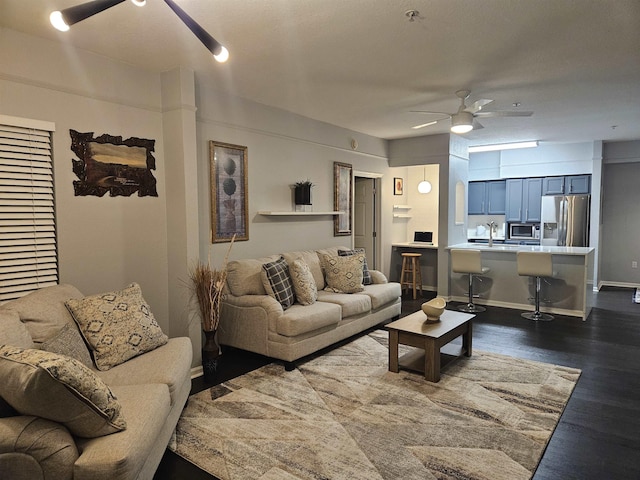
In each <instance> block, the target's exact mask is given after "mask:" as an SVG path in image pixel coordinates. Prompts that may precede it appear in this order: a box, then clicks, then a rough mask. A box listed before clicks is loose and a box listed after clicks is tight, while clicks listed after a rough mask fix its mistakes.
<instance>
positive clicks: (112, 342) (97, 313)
mask: <svg viewBox="0 0 640 480" xmlns="http://www.w3.org/2000/svg"><path fill="white" fill-rule="evenodd" d="M66 304H67V307H68V308H69V311H70V312H71V314H72V315H73V318H74V320H75V321H76V322H77V324H78V326H79V327H80V331H81V332H82V335H83V336H84V338H85V340H86V341H87V343H88V344H89V346H90V347H91V350H92V351H93V359H94V361H95V364H96V367H97V368H98V370H108V369H109V368H111V367H113V366H115V365H119V364H121V363H123V362H126V361H127V360H129V359H130V358H133V357H135V356H137V355H141V354H143V353H145V352H148V351H150V350H153V349H154V348H157V347H159V346H160V345H164V344H165V343H167V340H168V338H167V336H166V335H165V334H164V333H163V332H162V330H161V329H160V326H159V325H158V323H157V322H156V319H155V317H154V316H153V313H151V309H150V308H149V305H148V304H147V302H146V301H145V300H144V298H143V297H142V291H141V289H140V286H139V285H138V284H137V283H133V284H131V285H129V286H128V287H127V288H125V289H123V290H120V291H116V292H107V293H102V294H98V295H91V296H88V297H84V298H82V299H78V300H69V301H67V302H66Z"/></svg>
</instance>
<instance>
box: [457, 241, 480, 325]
mask: <svg viewBox="0 0 640 480" xmlns="http://www.w3.org/2000/svg"><path fill="white" fill-rule="evenodd" d="M489 270H490V269H489V268H488V267H483V266H482V261H481V258H480V250H467V249H455V248H454V249H452V250H451V271H452V272H455V273H467V274H469V303H467V304H466V305H460V306H458V310H461V311H463V312H467V313H479V312H484V311H485V310H486V308H484V307H481V306H480V305H476V304H474V303H473V277H474V275H484V274H485V273H487V272H488V271H489Z"/></svg>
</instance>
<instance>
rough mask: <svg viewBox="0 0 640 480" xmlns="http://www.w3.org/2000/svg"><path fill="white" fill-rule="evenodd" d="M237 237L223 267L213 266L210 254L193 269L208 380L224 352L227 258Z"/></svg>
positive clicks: (216, 368) (191, 277)
mask: <svg viewBox="0 0 640 480" xmlns="http://www.w3.org/2000/svg"><path fill="white" fill-rule="evenodd" d="M235 238H236V237H235V235H234V236H233V238H232V239H231V243H230V244H229V249H228V250H227V254H226V255H225V257H224V261H223V263H222V266H221V267H220V268H219V269H218V268H213V267H212V266H211V258H210V257H209V258H208V259H207V262H206V263H204V262H202V261H198V262H197V263H196V264H195V265H194V266H193V267H191V269H190V270H189V278H190V280H191V289H192V291H193V294H194V295H195V297H196V300H197V302H198V307H199V309H200V322H201V325H202V331H203V333H204V337H205V342H204V345H203V347H202V369H203V372H204V377H205V380H208V381H213V380H215V377H216V373H217V370H218V361H219V359H220V356H221V355H222V351H221V350H220V345H219V344H218V335H217V333H218V325H219V324H220V309H221V307H222V300H223V299H224V287H225V283H226V281H227V262H228V259H229V253H231V247H232V246H233V242H234V240H235Z"/></svg>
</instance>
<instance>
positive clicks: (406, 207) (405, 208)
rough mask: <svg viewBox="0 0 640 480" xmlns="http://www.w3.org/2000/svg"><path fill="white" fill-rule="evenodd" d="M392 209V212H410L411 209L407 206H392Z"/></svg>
mask: <svg viewBox="0 0 640 480" xmlns="http://www.w3.org/2000/svg"><path fill="white" fill-rule="evenodd" d="M393 209H394V210H411V207H410V206H409V205H394V206H393Z"/></svg>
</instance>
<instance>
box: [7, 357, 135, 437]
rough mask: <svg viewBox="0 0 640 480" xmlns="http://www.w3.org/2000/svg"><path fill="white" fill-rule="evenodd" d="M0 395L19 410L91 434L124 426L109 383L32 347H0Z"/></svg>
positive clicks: (78, 365)
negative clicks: (0, 380) (0, 379)
mask: <svg viewBox="0 0 640 480" xmlns="http://www.w3.org/2000/svg"><path fill="white" fill-rule="evenodd" d="M0 378H2V382H0V396H2V398H4V399H5V400H6V401H7V403H9V404H10V405H11V406H12V407H13V408H15V409H16V410H17V411H18V412H20V413H21V414H23V415H35V416H38V417H42V418H47V419H49V420H53V421H56V422H60V423H62V424H63V425H65V426H66V427H67V428H68V429H69V431H71V433H73V434H74V435H77V436H79V437H86V438H93V437H100V436H102V435H108V434H110V433H114V432H118V431H120V430H124V429H125V428H126V422H125V420H124V418H123V416H122V415H121V413H120V408H121V407H120V404H119V403H118V401H117V399H116V397H115V396H114V395H113V393H112V392H111V390H109V387H107V385H106V384H105V383H104V382H103V381H102V380H101V379H100V378H99V377H98V376H97V375H96V374H94V373H93V372H92V371H91V370H89V369H88V368H87V367H85V366H84V365H82V364H81V363H80V362H78V361H77V360H75V359H73V358H70V357H65V356H64V355H59V354H57V353H51V352H45V351H42V350H35V349H26V350H25V349H22V348H17V347H11V346H1V347H0Z"/></svg>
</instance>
